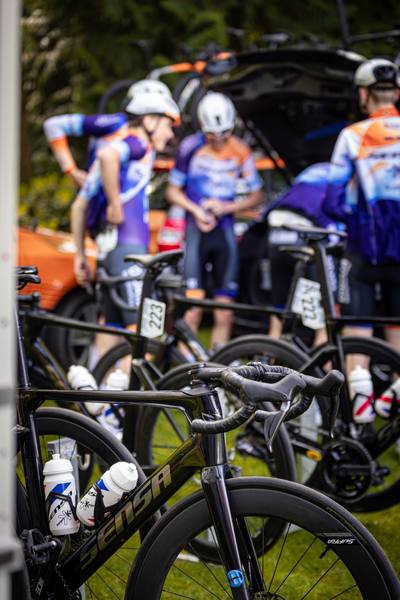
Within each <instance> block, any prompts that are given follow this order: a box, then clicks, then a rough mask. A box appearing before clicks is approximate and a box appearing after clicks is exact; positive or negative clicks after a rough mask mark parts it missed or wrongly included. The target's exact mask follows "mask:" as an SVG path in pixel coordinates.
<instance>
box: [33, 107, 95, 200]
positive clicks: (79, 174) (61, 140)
mask: <svg viewBox="0 0 400 600" xmlns="http://www.w3.org/2000/svg"><path fill="white" fill-rule="evenodd" d="M84 119H85V117H84V115H81V114H78V113H77V114H73V115H59V116H56V117H50V119H46V121H45V122H44V123H43V128H44V133H45V136H46V139H47V141H48V142H49V145H50V148H51V149H52V151H53V154H54V156H55V159H56V161H57V162H58V164H59V165H60V168H61V170H62V172H63V173H64V174H65V175H67V177H68V178H69V179H70V181H71V182H72V183H73V184H74V185H75V186H76V187H77V188H78V189H80V188H81V187H82V186H83V184H84V183H85V179H86V176H87V173H86V171H82V170H81V169H78V167H77V166H76V163H75V160H74V157H73V156H72V153H71V150H70V148H69V145H68V139H67V135H78V136H79V135H82V130H83V121H84Z"/></svg>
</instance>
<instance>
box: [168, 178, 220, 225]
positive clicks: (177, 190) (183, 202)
mask: <svg viewBox="0 0 400 600" xmlns="http://www.w3.org/2000/svg"><path fill="white" fill-rule="evenodd" d="M165 199H166V200H167V202H169V203H170V204H176V206H180V207H181V208H183V209H184V210H186V212H189V213H191V214H192V215H193V216H194V217H195V219H196V220H197V223H198V225H199V227H200V229H202V231H205V229H203V227H204V228H206V229H208V228H209V227H211V225H212V227H211V229H213V228H214V226H215V220H213V218H212V216H210V215H209V214H208V213H207V212H206V211H205V210H203V208H202V207H201V206H199V205H198V204H196V203H195V202H193V201H192V200H190V199H189V198H188V197H187V196H186V194H185V192H184V189H183V188H182V187H179V186H177V185H174V184H173V183H169V184H168V186H167V189H166V190H165Z"/></svg>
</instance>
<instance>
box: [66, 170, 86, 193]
mask: <svg viewBox="0 0 400 600" xmlns="http://www.w3.org/2000/svg"><path fill="white" fill-rule="evenodd" d="M87 175H88V174H87V173H86V171H82V170H81V169H75V170H74V171H71V173H68V175H67V177H68V178H69V180H70V181H71V182H72V183H73V184H74V186H75V187H77V188H78V190H80V189H81V187H82V186H83V184H84V183H85V181H86V177H87Z"/></svg>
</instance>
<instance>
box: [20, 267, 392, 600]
mask: <svg viewBox="0 0 400 600" xmlns="http://www.w3.org/2000/svg"><path fill="white" fill-rule="evenodd" d="M23 277H24V278H26V277H27V274H25V275H24V276H23ZM32 277H34V276H32V275H30V276H29V280H30V281H32ZM18 356H19V365H20V371H19V380H20V390H19V394H18V397H19V400H18V406H19V410H18V417H19V426H18V428H17V429H16V431H17V432H18V443H19V449H20V455H21V456H22V464H23V475H24V477H25V483H26V494H25V492H24V488H23V486H22V482H21V481H20V483H19V484H18V486H17V515H18V523H19V530H18V534H19V535H20V537H21V540H22V541H23V542H24V547H25V552H26V558H27V561H26V565H25V566H26V571H27V574H28V579H27V581H30V582H31V586H30V587H31V589H30V590H26V591H27V594H29V593H30V594H31V598H33V599H34V600H36V599H39V598H44V597H48V595H50V596H53V597H56V598H57V599H60V600H63V599H68V600H70V599H71V598H72V597H80V596H79V594H80V592H78V590H79V588H80V587H81V586H82V585H83V584H85V585H86V587H87V589H88V592H89V593H90V594H91V597H95V598H99V597H107V598H109V597H110V596H109V594H110V590H111V591H112V593H113V595H114V596H116V597H117V598H118V597H121V594H124V597H125V598H126V599H133V600H135V599H136V598H138V599H139V598H152V599H156V598H158V597H160V596H165V595H168V592H167V590H168V589H169V586H170V585H171V586H173V590H172V591H173V593H174V594H175V593H176V592H178V593H179V590H182V591H184V593H185V594H188V593H189V594H196V595H197V593H198V591H193V590H198V589H200V588H197V587H196V588H195V587H194V586H195V585H196V586H197V583H196V584H195V583H194V580H196V579H197V578H198V576H199V573H198V572H199V570H200V569H201V570H203V569H204V570H205V573H206V579H204V578H203V579H201V582H200V583H199V585H201V589H202V593H204V594H205V593H206V592H207V593H209V594H212V595H213V596H214V597H215V595H216V591H217V590H219V591H217V593H224V594H225V592H223V591H221V587H220V586H221V585H222V590H223V589H225V591H226V592H227V593H228V597H233V598H247V599H250V598H258V597H260V598H261V597H265V598H268V597H270V598H282V597H284V596H282V594H285V595H286V594H287V593H289V594H290V595H292V594H293V589H296V588H298V587H299V582H298V581H296V578H295V577H293V576H292V572H293V563H295V561H296V559H295V558H294V555H293V553H292V552H293V551H294V552H296V553H297V556H298V558H299V560H298V562H297V565H296V567H297V568H299V565H300V561H301V560H304V561H305V562H308V561H310V560H311V555H312V554H313V552H316V555H317V556H320V557H321V558H320V559H319V560H318V562H317V563H316V565H317V568H318V570H319V573H318V575H315V574H314V572H313V573H312V574H311V578H312V581H311V583H310V582H307V585H308V584H309V583H310V588H311V589H310V590H309V591H310V594H309V597H310V598H313V597H314V598H315V597H316V596H315V593H320V591H321V589H325V590H331V589H334V590H335V591H334V593H335V594H336V597H337V592H338V591H339V593H340V592H343V593H346V594H347V596H349V594H350V592H349V590H351V597H352V598H364V599H366V600H369V599H370V598H371V600H372V598H377V597H379V598H382V599H384V600H386V599H391V600H394V599H395V598H397V597H399V594H400V585H399V582H398V580H397V578H396V575H395V573H394V571H393V569H392V567H391V565H390V563H389V561H388V560H387V558H386V557H385V555H384V553H383V551H382V550H381V548H380V547H379V545H378V544H377V542H376V541H375V540H374V539H373V538H372V536H371V535H370V534H369V533H368V531H367V530H365V528H364V527H363V526H362V525H361V524H360V523H359V522H358V521H357V520H356V519H355V518H354V517H353V516H351V515H350V514H349V513H347V512H346V511H345V510H344V509H343V508H341V507H340V506H339V505H337V504H336V503H334V502H333V501H331V500H330V499H327V498H325V497H324V496H321V495H320V494H318V493H317V492H315V491H313V490H309V489H307V488H304V487H303V486H299V485H298V484H294V483H290V482H280V481H279V480H273V479H264V478H256V477H255V478H239V479H236V478H232V477H231V475H232V474H231V473H230V470H229V467H228V465H227V462H226V459H227V456H226V448H225V444H224V435H222V433H223V432H224V431H226V430H228V429H229V428H231V427H232V428H234V427H236V426H237V424H238V423H239V422H240V421H243V420H247V419H248V418H249V416H251V415H252V414H253V413H254V411H255V409H256V405H257V402H263V401H273V402H275V403H277V404H281V408H280V410H279V411H278V412H272V413H265V412H264V411H258V412H255V415H256V416H257V418H258V419H260V421H262V422H263V421H264V423H265V424H266V425H265V429H266V431H267V438H268V442H269V443H270V442H271V440H272V437H273V435H274V434H275V433H276V430H277V427H278V426H279V424H280V423H281V422H282V421H283V420H284V419H287V418H291V417H292V416H293V415H294V414H296V413H298V412H302V411H304V410H306V409H307V407H308V406H309V405H310V403H311V400H312V395H314V394H317V393H320V394H327V395H329V396H330V397H331V399H332V402H333V412H332V421H331V429H332V427H333V422H334V416H335V410H334V407H335V397H336V395H337V392H338V389H339V388H340V385H341V383H342V380H343V377H342V376H341V375H340V373H337V372H332V373H330V374H329V375H328V376H326V377H325V379H324V380H322V381H320V380H315V379H313V378H311V377H306V376H298V375H296V374H294V373H293V372H291V371H290V370H288V369H280V368H278V367H277V368H274V367H264V366H263V365H253V366H249V367H245V368H238V369H229V368H226V367H222V368H219V369H217V368H211V369H207V368H204V369H203V368H201V367H199V368H194V369H193V372H192V374H193V377H194V383H193V387H192V390H191V392H158V393H157V392H152V393H148V392H140V391H139V392H121V393H119V394H118V398H116V397H115V396H114V397H113V395H112V394H109V393H107V392H104V391H93V392H75V391H71V390H36V391H32V390H30V389H29V382H28V380H27V379H26V369H25V367H26V364H25V360H24V353H23V346H22V343H21V340H19V343H18ZM286 375H288V377H285V376H286ZM248 377H250V378H252V379H254V380H251V379H247V378H248ZM281 379H282V381H280V380H281ZM268 381H274V382H277V383H274V384H273V385H269V384H267V383H266V382H268ZM203 382H204V383H205V385H204V384H203ZM221 382H224V383H225V385H228V386H230V387H233V388H234V389H236V391H237V393H240V395H241V398H242V400H243V406H242V408H241V409H240V410H239V411H238V412H236V413H235V414H234V415H231V416H230V417H228V418H226V419H223V418H222V411H221V406H220V403H219V398H218V395H217V394H216V393H215V391H213V389H214V386H215V385H218V384H219V383H221ZM263 382H264V383H263ZM207 384H209V385H210V386H211V387H209V386H208V385H207ZM299 392H301V400H300V401H299V402H295V403H294V404H293V405H292V402H293V398H294V397H296V396H297V397H299V396H298V393H299ZM74 397H76V398H79V399H82V400H87V401H89V400H90V401H99V402H104V401H105V400H106V401H107V402H115V401H117V402H119V403H121V402H122V403H125V402H126V403H129V402H137V403H143V402H144V403H147V402H149V403H155V404H164V405H167V406H175V407H179V408H180V409H181V410H183V411H184V412H185V415H186V416H187V418H188V420H189V422H190V424H191V429H192V432H193V433H192V434H191V435H190V436H189V438H188V439H187V440H186V442H185V443H184V444H183V445H182V446H181V448H180V449H179V450H178V451H177V452H174V453H173V454H172V455H171V456H170V457H169V458H168V460H167V461H166V462H165V463H164V464H163V465H161V466H160V467H159V468H158V469H157V470H156V472H155V473H154V474H153V475H152V476H151V477H150V478H149V479H148V480H144V481H143V479H142V480H141V481H140V483H139V486H138V487H137V488H136V489H134V490H133V491H132V492H130V493H128V494H127V496H126V497H125V498H124V499H123V500H122V501H121V502H120V503H119V504H118V505H117V506H116V507H114V508H113V509H111V512H110V514H109V516H108V517H107V518H106V519H105V520H102V519H100V523H99V524H97V525H96V526H95V527H94V528H93V530H92V531H90V530H88V529H86V528H85V527H83V525H81V526H80V531H79V532H78V533H77V534H72V535H70V536H65V537H64V538H61V539H59V538H57V537H54V536H52V535H51V534H50V532H49V529H48V517H47V511H46V504H45V501H44V491H43V486H42V481H43V479H42V469H43V464H42V460H41V459H42V453H41V450H40V441H39V435H38V433H39V432H40V430H41V431H42V433H43V431H46V432H47V433H49V432H50V433H54V427H58V428H60V425H59V423H63V421H62V420H60V419H59V418H58V417H57V416H56V415H60V416H61V415H62V413H68V412H71V411H62V409H51V410H52V411H54V412H53V417H51V416H50V415H48V417H47V425H46V424H45V417H43V416H40V415H43V410H47V409H39V408H38V407H39V406H40V404H41V403H42V402H43V401H44V400H45V399H52V400H56V401H67V400H68V399H71V398H74ZM60 411H61V412H60ZM65 416H67V415H65ZM76 416H77V417H79V418H78V419H77V420H78V421H80V422H81V423H84V422H85V423H86V422H87V419H85V417H83V416H81V415H76ZM40 422H41V423H42V425H39V423H40ZM56 423H57V425H56ZM89 423H92V422H90V421H89ZM92 427H94V429H95V430H96V429H97V426H96V424H95V423H92ZM56 433H57V432H56ZM75 436H76V438H75V439H77V440H78V441H79V438H80V437H81V436H82V431H81V430H80V428H79V427H78V428H77V431H76V432H75ZM111 439H112V438H111ZM111 439H110V436H108V435H107V432H100V435H99V438H98V439H97V441H96V442H94V440H95V438H94V437H93V436H92V435H88V436H87V437H86V438H85V439H84V440H82V443H83V444H85V445H86V446H88V445H89V446H90V445H92V444H93V443H95V444H96V450H98V451H99V452H100V453H101V454H102V455H103V456H104V457H107V459H108V463H112V462H113V461H115V458H116V454H117V455H118V454H119V456H118V458H117V459H119V460H121V457H122V456H126V454H124V453H125V452H126V451H125V450H124V449H122V448H121V446H120V444H119V443H118V441H117V440H112V441H111ZM111 445H113V447H114V449H115V453H114V455H112V451H111V447H110V446H111ZM75 446H76V444H75ZM43 451H45V450H43ZM129 460H130V461H132V458H131V457H129ZM199 469H200V470H201V472H202V487H203V490H201V491H199V492H196V493H194V494H191V495H190V496H188V497H187V498H184V499H183V500H181V501H179V502H178V503H177V504H176V505H175V506H174V507H173V508H172V509H170V510H169V511H168V512H167V513H166V514H165V515H164V516H163V517H161V519H159V520H158V521H157V522H156V523H155V524H153V523H154V521H153V523H152V526H151V527H150V526H149V525H148V526H147V527H146V529H145V530H144V531H142V537H143V535H144V534H146V535H145V537H144V539H143V541H142V544H141V545H140V548H139V549H138V551H137V552H136V550H133V549H132V547H131V545H130V542H129V540H130V538H131V536H132V535H133V534H135V533H136V532H138V531H139V530H140V529H141V528H143V527H144V526H145V524H146V523H148V522H149V519H151V518H152V517H153V515H154V514H156V513H157V511H158V510H159V508H160V507H161V506H162V505H163V504H164V503H165V502H166V501H167V500H168V499H169V498H170V497H171V496H172V495H173V493H174V492H175V491H177V490H178V489H179V488H181V486H182V484H183V483H184V482H185V481H187V480H188V479H189V478H190V477H191V476H192V475H193V473H195V472H198V471H199ZM292 523H293V525H296V526H297V527H300V528H302V529H303V531H296V532H293V533H290V534H289V531H290V530H292V529H293V526H292ZM202 532H203V533H205V534H206V538H208V540H210V541H208V544H209V546H210V549H211V550H212V551H213V552H214V555H215V559H214V561H213V562H212V563H209V564H207V563H206V562H205V561H204V560H202V556H201V551H200V552H199V551H197V550H196V546H197V544H198V539H199V534H200V533H202ZM305 538H307V539H305ZM279 540H283V541H282V542H281V544H280V546H281V547H280V548H276V549H275V550H274V546H275V545H276V544H277V543H278V541H279ZM310 540H311V542H312V548H313V550H311V549H310V548H311V546H310ZM293 546H294V549H293ZM299 546H301V550H300V551H299ZM121 548H122V549H121ZM296 548H297V550H296ZM286 550H287V551H288V552H289V557H290V558H289V562H290V563H291V564H290V567H289V572H288V573H286V574H283V568H285V567H286V566H287V564H286V563H285V561H284V559H283V558H282V554H283V552H284V551H285V552H286ZM188 551H189V552H191V553H192V555H193V554H194V556H195V557H196V559H195V560H198V562H196V563H193V562H190V561H188V563H187V564H188V566H187V567H186V570H188V571H189V577H190V579H188V580H187V581H183V577H181V576H182V569H181V567H178V568H179V571H176V572H177V573H179V575H178V577H176V576H175V577H173V579H171V577H169V572H170V571H173V570H174V569H173V567H172V565H173V563H174V561H175V559H176V560H177V561H181V560H185V557H186V556H188V555H187V554H186V552H188ZM117 552H119V553H120V554H119V555H117ZM266 552H268V554H266ZM276 553H277V556H278V557H280V558H278V560H277V561H276V556H274V554H276ZM118 556H122V559H123V560H122V561H121V562H122V564H123V565H124V569H125V572H124V571H123V570H121V569H120V568H119V565H118V572H117V574H116V575H114V573H113V570H114V567H115V565H113V562H114V559H113V558H112V557H116V558H117V557H118ZM133 556H134V561H133V563H132V559H133ZM306 556H307V558H305V557H306ZM258 557H259V558H258ZM108 559H110V560H108ZM107 561H108V562H107ZM274 563H276V564H274ZM103 565H104V567H103ZM101 569H102V570H101ZM128 571H129V575H128V576H127V573H128ZM267 573H268V575H267ZM271 573H272V578H271ZM333 573H334V574H333ZM92 576H99V577H100V585H96V583H94V582H93V578H92ZM125 577H127V578H125ZM105 578H106V579H107V581H105ZM216 578H217V579H216ZM278 578H279V579H278ZM218 579H219V580H221V582H220V583H216V581H218ZM206 580H207V581H206ZM274 580H275V582H276V583H274ZM322 580H324V581H322ZM304 583H305V582H304V577H303V581H302V582H301V587H304ZM206 586H207V587H210V591H209V592H208V591H207V590H206ZM235 586H237V587H235ZM317 588H318V592H316V590H317ZM175 590H176V591H175ZM164 592H166V593H164ZM278 592H279V593H278ZM104 593H105V596H104ZM286 597H287V595H286ZM317 597H319V596H317Z"/></svg>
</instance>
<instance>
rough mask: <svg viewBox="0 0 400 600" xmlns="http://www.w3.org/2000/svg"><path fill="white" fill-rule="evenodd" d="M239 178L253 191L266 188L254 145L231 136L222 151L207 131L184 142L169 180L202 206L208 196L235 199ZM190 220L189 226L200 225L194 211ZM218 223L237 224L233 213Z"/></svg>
mask: <svg viewBox="0 0 400 600" xmlns="http://www.w3.org/2000/svg"><path fill="white" fill-rule="evenodd" d="M239 177H242V178H243V179H245V181H246V183H247V186H248V191H249V192H252V191H255V190H258V189H260V188H261V187H262V180H261V178H260V175H259V174H258V171H257V169H256V165H255V161H254V158H253V155H252V152H251V148H250V146H248V144H246V143H245V142H243V141H242V140H240V139H239V138H237V137H235V136H233V135H231V136H230V137H229V138H228V140H227V143H226V144H225V145H224V147H223V148H222V149H221V150H215V148H213V146H212V145H211V144H209V143H208V141H207V138H206V137H205V136H204V134H202V133H196V134H194V135H190V136H189V137H187V138H185V139H184V140H183V141H182V142H181V144H180V146H179V148H178V152H177V155H176V161H175V166H174V168H173V169H172V171H171V173H170V177H169V181H170V183H172V184H173V185H176V186H178V187H182V188H184V190H185V193H186V195H187V197H188V198H189V199H190V200H192V202H195V203H196V204H200V205H201V203H202V201H203V200H204V199H206V198H217V199H218V200H220V201H221V202H231V201H232V200H233V199H234V197H235V186H236V182H237V179H238V178H239ZM186 220H187V227H188V229H196V228H197V225H196V222H195V219H194V217H193V215H192V214H187V216H186ZM218 225H219V226H220V227H222V228H224V229H225V228H230V227H233V216H232V215H226V216H224V217H222V218H221V219H220V220H219V222H218Z"/></svg>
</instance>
